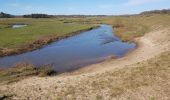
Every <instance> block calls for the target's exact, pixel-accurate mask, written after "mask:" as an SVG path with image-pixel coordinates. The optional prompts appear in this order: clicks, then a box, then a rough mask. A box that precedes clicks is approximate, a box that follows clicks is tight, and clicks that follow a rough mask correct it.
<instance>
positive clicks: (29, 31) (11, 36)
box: [0, 18, 95, 48]
mask: <svg viewBox="0 0 170 100" xmlns="http://www.w3.org/2000/svg"><path fill="white" fill-rule="evenodd" d="M15 23H25V24H28V26H27V27H23V28H18V29H12V28H11V25H12V24H15ZM94 26H95V25H94V24H84V23H74V24H69V23H64V22H63V21H60V20H59V19H24V18H12V19H0V48H18V47H20V46H23V45H25V44H28V43H32V42H33V41H35V40H36V39H38V38H40V37H42V36H49V35H55V36H58V37H60V36H65V35H68V34H70V33H73V32H76V31H80V30H84V29H89V28H91V27H94Z"/></svg>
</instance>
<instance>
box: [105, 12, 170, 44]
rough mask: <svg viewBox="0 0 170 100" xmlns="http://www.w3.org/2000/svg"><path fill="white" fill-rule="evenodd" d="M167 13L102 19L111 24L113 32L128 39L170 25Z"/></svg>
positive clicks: (169, 17)
mask: <svg viewBox="0 0 170 100" xmlns="http://www.w3.org/2000/svg"><path fill="white" fill-rule="evenodd" d="M169 20H170V16H169V15H168V14H149V15H136V16H117V17H109V18H106V19H104V20H103V22H104V23H107V24H110V25H112V26H113V28H114V31H115V34H116V35H117V36H119V37H121V38H122V40H124V41H130V40H132V39H133V38H135V37H139V36H143V35H144V34H145V33H147V32H150V31H153V30H158V29H161V28H164V27H168V26H170V23H169Z"/></svg>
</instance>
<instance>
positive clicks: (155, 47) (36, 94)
mask: <svg viewBox="0 0 170 100" xmlns="http://www.w3.org/2000/svg"><path fill="white" fill-rule="evenodd" d="M136 41H137V43H138V44H139V47H138V48H137V49H136V50H134V51H133V52H131V53H129V54H128V55H127V56H126V57H123V58H120V59H117V60H107V61H105V62H103V63H99V64H94V65H91V66H89V67H86V68H83V69H80V70H78V71H75V72H73V73H68V74H67V73H66V74H63V75H59V76H55V77H45V78H40V77H31V78H29V79H25V80H22V81H19V82H16V83H13V84H9V85H0V94H2V95H7V96H11V97H12V99H16V100H18V99H19V100H28V99H30V100H58V99H64V100H70V99H77V100H92V99H96V100H98V99H102V100H103V99H105V100H109V99H122V100H126V99H131V98H129V97H133V98H132V99H134V100H135V99H138V100H145V99H146V97H148V96H152V95H153V96H154V95H156V96H157V97H159V99H161V98H163V99H164V100H166V99H167V100H168V97H167V95H165V94H164V95H165V96H164V95H163V94H161V93H165V91H163V92H161V91H159V92H152V91H154V89H159V88H160V87H158V85H157V84H156V86H147V85H146V86H145V83H144V82H145V81H144V82H143V81H140V80H139V82H138V81H134V82H133V81H132V80H133V77H132V76H133V75H132V76H131V77H130V83H135V86H138V85H139V84H143V85H144V87H145V88H142V86H143V85H142V86H140V85H139V87H137V88H136V89H135V90H129V91H128V89H127V90H126V91H124V90H122V88H129V87H131V85H127V86H126V85H124V84H126V83H124V82H126V81H127V82H128V81H129V77H128V78H126V76H128V75H131V73H132V71H131V70H130V71H123V72H119V71H118V70H120V69H122V70H126V68H131V67H138V66H137V65H136V64H137V63H138V64H139V63H141V62H144V61H147V60H149V59H151V58H154V57H155V56H157V55H160V54H161V53H163V52H165V51H169V50H170V29H169V28H168V29H167V28H166V29H163V30H159V31H154V32H150V33H148V34H146V35H145V36H144V37H141V38H138V39H136ZM153 63H155V62H153ZM127 70H128V69H127ZM117 71H118V73H117ZM115 73H117V74H118V76H115V77H114V75H115ZM120 73H121V74H120ZM124 73H125V75H124ZM117 74H116V75H117ZM119 74H120V76H119ZM122 75H123V76H122ZM135 75H136V74H135ZM142 75H143V73H142ZM153 75H154V74H153ZM161 75H162V74H161ZM139 76H141V75H139ZM139 76H138V77H139ZM131 78H132V79H131ZM168 78H169V77H168ZM168 78H167V79H168ZM123 79H124V80H123ZM126 79H128V80H126ZM142 79H143V80H155V78H154V76H152V78H150V77H147V76H145V77H144V78H143V77H142ZM125 80H126V81H125ZM156 80H158V81H156V82H159V80H161V79H159V77H156ZM148 82H150V81H148ZM151 82H153V81H151ZM167 84H168V83H166V85H167ZM167 86H170V85H169V84H168V85H167ZM153 88H154V89H153ZM113 90H114V91H113ZM148 93H150V94H148ZM120 94H121V95H120ZM158 94H159V95H158ZM111 97H114V98H111ZM139 97H140V98H139ZM151 99H152V97H151ZM153 99H154V98H153Z"/></svg>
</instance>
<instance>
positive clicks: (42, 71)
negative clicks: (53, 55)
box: [38, 65, 56, 77]
mask: <svg viewBox="0 0 170 100" xmlns="http://www.w3.org/2000/svg"><path fill="white" fill-rule="evenodd" d="M55 74H56V71H55V70H54V69H53V68H52V67H51V66H50V65H47V66H43V67H40V68H38V76H41V77H45V76H52V75H55Z"/></svg>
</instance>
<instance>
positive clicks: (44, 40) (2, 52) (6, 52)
mask: <svg viewBox="0 0 170 100" xmlns="http://www.w3.org/2000/svg"><path fill="white" fill-rule="evenodd" d="M98 27H99V26H94V27H91V28H88V29H84V30H80V31H76V32H72V33H70V34H68V35H65V36H55V35H49V36H43V37H40V38H39V39H37V40H36V41H34V42H32V43H30V44H26V45H24V46H21V47H19V48H16V49H8V48H0V57H4V56H11V55H17V54H22V53H26V52H31V51H34V50H36V49H41V48H42V47H44V46H45V45H48V44H50V43H52V42H56V41H60V40H62V39H66V38H69V37H72V36H74V35H78V34H80V33H82V32H85V31H90V30H93V29H95V28H98Z"/></svg>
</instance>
